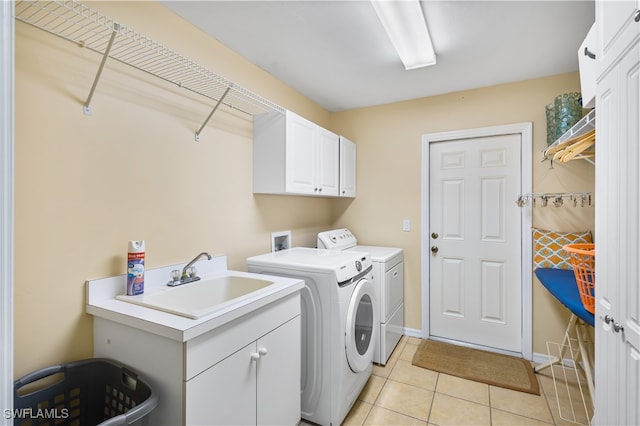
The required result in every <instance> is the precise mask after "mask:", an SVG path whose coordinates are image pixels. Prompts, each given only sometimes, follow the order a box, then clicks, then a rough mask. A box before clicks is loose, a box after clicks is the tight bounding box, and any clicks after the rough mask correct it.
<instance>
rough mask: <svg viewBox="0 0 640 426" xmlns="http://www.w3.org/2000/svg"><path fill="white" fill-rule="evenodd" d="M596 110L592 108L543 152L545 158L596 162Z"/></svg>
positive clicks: (564, 161) (561, 160)
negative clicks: (594, 147)
mask: <svg viewBox="0 0 640 426" xmlns="http://www.w3.org/2000/svg"><path fill="white" fill-rule="evenodd" d="M595 127H596V110H595V109H592V110H591V111H589V113H588V114H587V115H585V116H584V117H582V118H581V119H580V121H578V122H577V123H576V124H574V125H573V126H572V127H571V128H570V129H569V130H567V131H566V132H565V133H564V134H563V135H562V136H560V137H559V138H558V139H557V140H556V141H555V142H554V143H552V144H551V145H549V146H548V147H547V148H546V149H545V150H544V151H543V152H542V156H543V160H542V161H545V160H551V161H552V162H553V161H560V162H562V163H566V162H568V161H571V160H574V159H582V160H586V161H588V162H589V163H591V164H595V162H594V159H595V155H596V153H595V149H592V147H593V146H594V145H595V143H596V129H595Z"/></svg>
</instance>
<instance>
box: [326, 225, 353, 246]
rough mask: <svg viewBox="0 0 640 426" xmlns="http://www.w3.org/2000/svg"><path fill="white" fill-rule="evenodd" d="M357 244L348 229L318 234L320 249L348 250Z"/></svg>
mask: <svg viewBox="0 0 640 426" xmlns="http://www.w3.org/2000/svg"><path fill="white" fill-rule="evenodd" d="M357 244H358V240H356V237H355V236H354V235H353V234H352V233H351V231H349V230H348V229H347V228H342V229H334V230H332V231H324V232H320V233H318V248H319V249H328V250H346V249H349V248H352V247H355V246H356V245H357Z"/></svg>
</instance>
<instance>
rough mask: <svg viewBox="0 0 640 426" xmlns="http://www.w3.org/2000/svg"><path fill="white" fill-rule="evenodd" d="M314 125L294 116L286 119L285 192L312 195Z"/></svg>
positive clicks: (314, 183) (314, 157)
mask: <svg viewBox="0 0 640 426" xmlns="http://www.w3.org/2000/svg"><path fill="white" fill-rule="evenodd" d="M316 127H317V126H316V125H315V124H314V123H312V122H310V121H309V120H306V119H304V118H302V117H300V116H299V115H296V114H287V117H286V136H285V138H286V148H285V152H286V163H285V164H286V183H285V185H286V190H287V192H294V193H300V194H314V193H316V192H317V188H318V187H317V184H316V167H317V166H316V154H315V149H316V132H317V130H316Z"/></svg>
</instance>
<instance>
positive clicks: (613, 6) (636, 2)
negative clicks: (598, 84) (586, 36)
mask: <svg viewBox="0 0 640 426" xmlns="http://www.w3.org/2000/svg"><path fill="white" fill-rule="evenodd" d="M638 10H640V0H604V1H598V2H596V22H597V24H598V31H597V33H598V45H599V55H598V58H597V61H598V69H599V71H600V72H599V74H598V75H601V74H602V73H603V72H605V71H606V70H607V69H608V68H609V67H610V66H611V65H612V62H613V61H614V60H615V58H617V57H619V56H620V54H621V53H622V52H623V50H624V48H625V47H626V46H628V45H629V43H630V42H631V40H632V38H633V37H634V35H635V34H637V32H636V31H637V30H636V28H637V25H638V22H637V21H635V19H636V17H637V16H638V15H637V14H638Z"/></svg>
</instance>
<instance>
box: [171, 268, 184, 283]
mask: <svg viewBox="0 0 640 426" xmlns="http://www.w3.org/2000/svg"><path fill="white" fill-rule="evenodd" d="M180 278H182V272H180V270H179V269H174V270H173V271H171V281H174V282H175V281H180Z"/></svg>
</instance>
